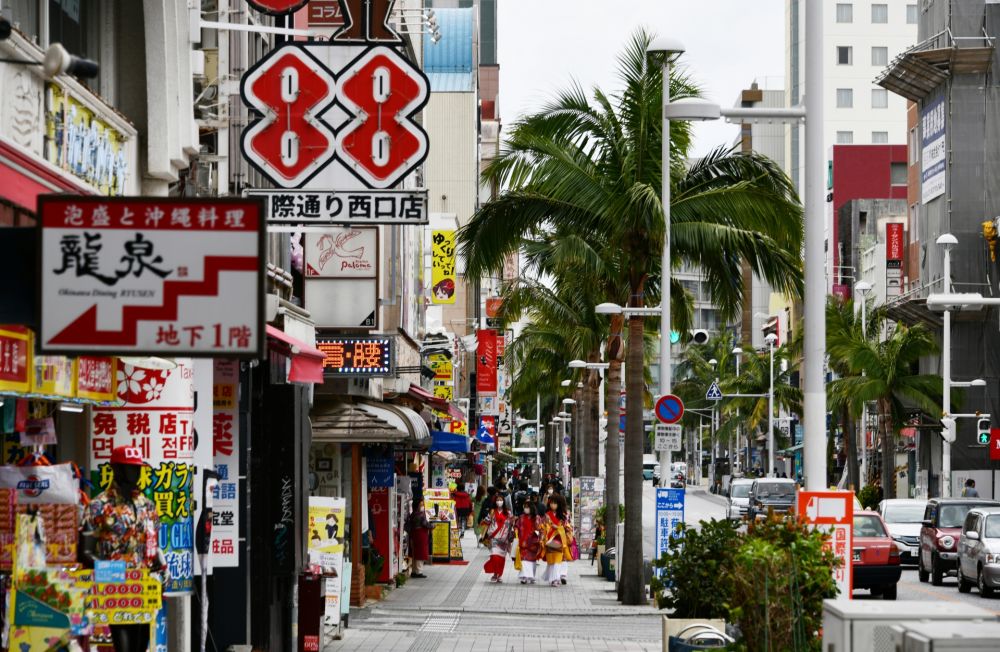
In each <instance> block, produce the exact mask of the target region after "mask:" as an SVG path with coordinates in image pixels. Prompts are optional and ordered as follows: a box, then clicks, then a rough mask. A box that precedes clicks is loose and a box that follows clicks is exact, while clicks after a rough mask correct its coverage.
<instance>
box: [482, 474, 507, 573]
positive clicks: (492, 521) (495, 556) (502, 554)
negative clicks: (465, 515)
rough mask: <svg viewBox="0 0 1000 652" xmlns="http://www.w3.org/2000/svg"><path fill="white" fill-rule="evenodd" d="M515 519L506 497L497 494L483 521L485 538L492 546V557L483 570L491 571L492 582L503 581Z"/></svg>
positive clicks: (487, 543)
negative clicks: (512, 516)
mask: <svg viewBox="0 0 1000 652" xmlns="http://www.w3.org/2000/svg"><path fill="white" fill-rule="evenodd" d="M513 521H514V519H513V518H511V513H510V509H508V508H507V502H506V501H505V500H504V497H503V496H501V495H500V494H499V493H498V494H496V495H495V496H494V497H493V505H492V506H491V507H490V511H489V514H488V515H487V516H486V520H485V521H483V526H484V527H483V530H484V534H483V539H484V541H485V542H486V545H488V546H489V548H490V558H489V560H488V561H487V562H486V565H485V566H483V570H484V571H486V572H487V573H490V581H491V582H502V581H503V567H504V564H505V563H506V562H507V555H508V554H510V544H511V541H512V540H513V538H514V531H513V529H512V526H513V524H514V523H513Z"/></svg>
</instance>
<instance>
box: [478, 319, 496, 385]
mask: <svg viewBox="0 0 1000 652" xmlns="http://www.w3.org/2000/svg"><path fill="white" fill-rule="evenodd" d="M476 341H477V342H478V345H477V346H476V392H478V393H480V394H496V392H497V332H496V331H494V330H491V329H489V328H484V329H481V330H478V331H476Z"/></svg>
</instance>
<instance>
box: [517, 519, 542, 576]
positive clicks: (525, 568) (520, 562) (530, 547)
mask: <svg viewBox="0 0 1000 652" xmlns="http://www.w3.org/2000/svg"><path fill="white" fill-rule="evenodd" d="M516 533H517V556H516V557H515V559H514V567H515V568H517V569H518V570H519V571H520V572H519V573H518V579H520V580H521V584H534V583H535V565H536V563H537V562H538V557H539V555H540V550H539V548H540V547H541V531H540V529H539V522H538V511H537V510H536V509H535V505H534V503H532V502H531V501H529V500H525V501H524V505H523V506H522V507H521V514H520V516H518V517H517V528H516Z"/></svg>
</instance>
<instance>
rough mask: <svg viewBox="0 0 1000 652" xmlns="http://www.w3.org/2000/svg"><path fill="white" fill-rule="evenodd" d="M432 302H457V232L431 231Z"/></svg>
mask: <svg viewBox="0 0 1000 652" xmlns="http://www.w3.org/2000/svg"><path fill="white" fill-rule="evenodd" d="M431 303H433V304H445V303H455V232H454V231H434V232H432V233H431Z"/></svg>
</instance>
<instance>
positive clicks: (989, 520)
mask: <svg viewBox="0 0 1000 652" xmlns="http://www.w3.org/2000/svg"><path fill="white" fill-rule="evenodd" d="M983 536H984V537H986V538H987V539H1000V514H992V515H990V516H987V517H986V529H985V530H984V532H983Z"/></svg>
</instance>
